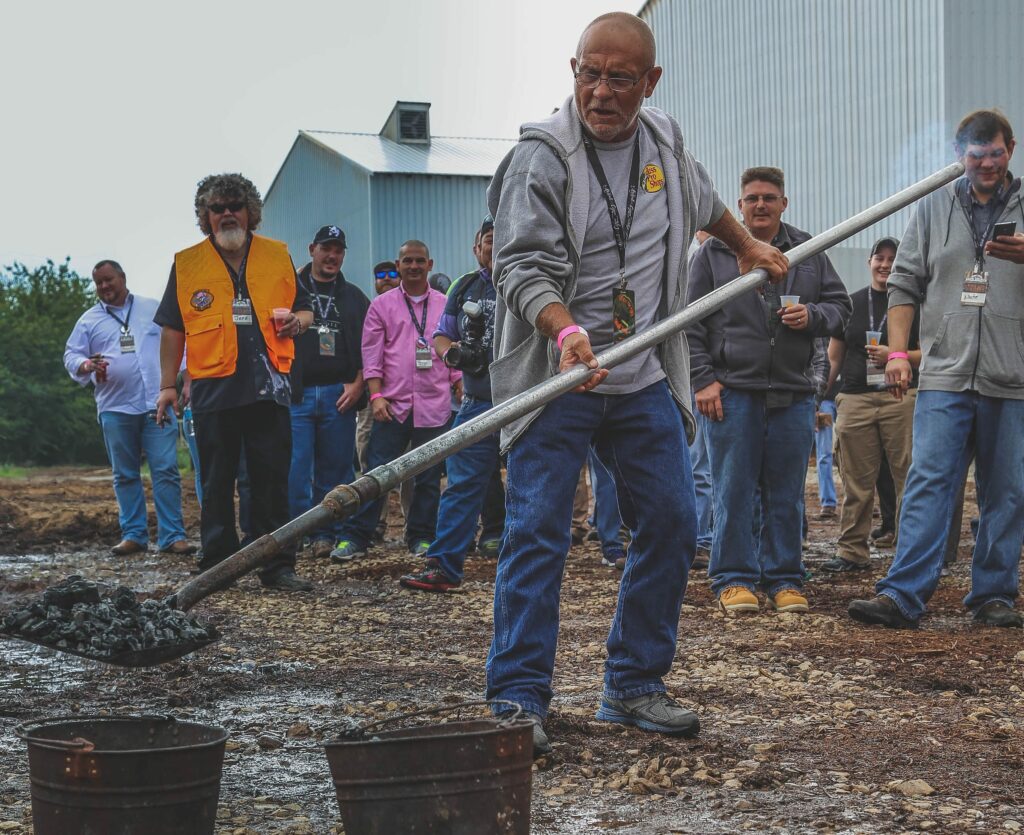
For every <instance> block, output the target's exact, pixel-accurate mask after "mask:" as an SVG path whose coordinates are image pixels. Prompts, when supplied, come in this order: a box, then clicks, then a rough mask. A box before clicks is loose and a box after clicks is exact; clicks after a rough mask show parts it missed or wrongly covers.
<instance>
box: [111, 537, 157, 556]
mask: <svg viewBox="0 0 1024 835" xmlns="http://www.w3.org/2000/svg"><path fill="white" fill-rule="evenodd" d="M148 550H149V546H148V545H144V544H143V543H141V542H136V541H135V540H134V539H122V540H121V541H120V542H118V543H117V545H115V546H114V547H113V548H111V549H110V553H111V554H114V555H115V556H118V557H127V556H128V555H129V554H140V553H142V552H144V551H148Z"/></svg>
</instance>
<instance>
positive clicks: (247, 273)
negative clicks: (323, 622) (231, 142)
mask: <svg viewBox="0 0 1024 835" xmlns="http://www.w3.org/2000/svg"><path fill="white" fill-rule="evenodd" d="M195 210H196V217H197V219H198V222H199V228H200V229H202V230H203V232H204V234H206V236H207V237H206V238H205V239H204V240H203V241H201V242H200V243H198V244H196V245H195V246H191V247H189V248H188V249H184V250H182V251H181V252H179V253H177V254H176V255H175V256H174V266H173V267H172V268H171V276H170V279H169V280H168V282H167V289H166V290H165V291H164V296H163V300H162V301H161V303H160V307H159V309H158V310H157V312H156V316H155V317H154V321H155V322H156V323H157V324H158V325H160V326H161V327H162V328H163V331H162V334H161V339H160V367H161V381H160V395H159V397H158V398H157V404H156V405H157V420H158V421H159V420H162V419H163V416H164V415H165V414H166V412H167V410H168V409H171V408H173V407H174V403H175V398H176V392H175V387H174V380H175V376H176V374H177V370H178V367H179V365H180V363H181V357H182V353H183V352H186V348H187V353H186V356H187V363H188V371H189V374H190V375H191V378H192V383H191V391H190V392H187V393H186V395H185V398H184V399H185V400H186V401H188V400H189V399H191V403H192V414H193V418H194V422H195V431H196V441H197V444H198V447H199V470H200V474H201V478H202V486H203V506H202V522H201V533H202V542H203V558H202V560H201V561H200V562H199V569H200V570H205V569H207V568H209V567H211V566H213V565H216V564H217V563H218V562H220V561H221V560H224V559H225V558H227V557H229V556H230V555H231V554H233V553H234V552H235V551H237V550H238V548H239V540H238V533H237V531H236V529H235V506H234V484H235V479H236V478H237V475H238V461H239V454H240V452H241V450H242V448H243V446H244V449H245V457H246V463H247V465H248V470H249V481H250V484H251V489H252V525H251V528H252V530H248V531H246V532H245V534H246V540H245V542H243V543H242V544H248V542H250V541H253V540H255V539H258V538H259V537H261V536H263V535H264V534H266V533H270V532H271V531H273V530H276V529H277V528H279V527H281V526H282V525H284V524H285V523H287V522H288V518H289V517H288V469H289V465H290V460H291V419H290V414H289V405H290V399H291V386H290V381H289V378H288V371H289V370H290V368H291V364H292V359H293V358H294V356H295V345H294V342H293V338H294V337H295V336H297V335H298V334H300V333H302V332H303V331H305V330H306V329H307V328H309V326H310V324H311V323H312V321H313V312H312V305H311V303H310V299H309V295H308V294H307V293H306V292H305V291H304V290H303V289H302V287H301V286H298V285H297V283H296V281H295V267H294V265H293V264H292V259H291V257H290V256H289V255H288V248H287V247H286V246H285V245H284V244H283V243H281V242H279V241H273V240H270V239H269V238H264V237H262V236H260V235H254V234H253V232H254V231H255V230H256V229H257V228H259V225H260V220H261V217H262V212H263V201H262V200H261V199H260V194H259V192H258V191H257V190H256V187H255V186H254V185H253V184H252V183H251V182H250V181H249V180H247V179H246V178H245V177H243V176H242V175H241V174H214V175H211V176H209V177H206V178H204V179H203V180H202V181H201V182H200V183H199V188H198V190H197V191H196V199H195ZM260 579H261V580H262V581H263V585H264V586H266V587H268V588H273V589H280V590H284V591H309V590H311V589H312V588H313V586H312V584H311V583H309V582H308V581H307V580H303V579H302V578H300V577H297V576H296V574H295V553H294V549H288V553H281V554H279V555H278V556H277V557H275V558H274V560H273V561H272V562H271V563H269V564H268V565H266V566H265V567H264V568H263V570H262V571H261V572H260Z"/></svg>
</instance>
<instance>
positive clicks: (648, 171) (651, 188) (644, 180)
mask: <svg viewBox="0 0 1024 835" xmlns="http://www.w3.org/2000/svg"><path fill="white" fill-rule="evenodd" d="M640 185H641V186H643V189H644V191H646V192H647V193H648V194H655V193H656V192H659V191H661V190H662V189H663V188H664V187H665V172H664V171H662V170H661V166H660V165H655V164H654V163H653V162H649V163H647V165H645V166H644V170H643V173H642V174H641V175H640Z"/></svg>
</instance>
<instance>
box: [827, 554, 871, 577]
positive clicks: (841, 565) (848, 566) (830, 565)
mask: <svg viewBox="0 0 1024 835" xmlns="http://www.w3.org/2000/svg"><path fill="white" fill-rule="evenodd" d="M870 569H871V564H870V563H867V564H865V565H861V564H860V563H859V562H851V561H850V560H844V559H843V558H842V557H836V558H835V559H834V560H829V561H828V562H823V563H822V564H821V570H822V571H827V572H829V573H830V574H856V573H857V572H860V571H869V570H870Z"/></svg>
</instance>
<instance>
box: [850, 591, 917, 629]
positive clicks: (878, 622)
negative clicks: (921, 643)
mask: <svg viewBox="0 0 1024 835" xmlns="http://www.w3.org/2000/svg"><path fill="white" fill-rule="evenodd" d="M846 611H847V612H849V614H850V617H851V618H853V619H854V620H856V621H860V622H861V623H867V624H872V625H875V626H887V627H888V628H889V629H917V625H918V622H917V621H916V620H911V619H910V618H908V617H904V615H903V613H902V612H901V611H900V610H899V607H898V606H897V605H896V603H895V601H893V599H892V598H891V597H888V596H887V595H884V594H880V595H878V596H877V597H874V598H872V599H871V600H854V601H853V602H852V603H850V606H849V608H847V610H846Z"/></svg>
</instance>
